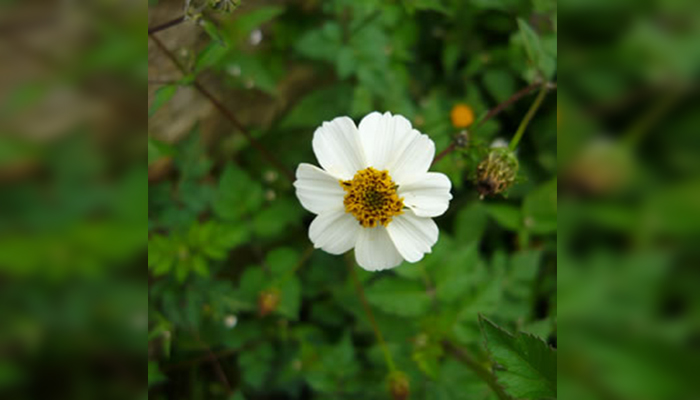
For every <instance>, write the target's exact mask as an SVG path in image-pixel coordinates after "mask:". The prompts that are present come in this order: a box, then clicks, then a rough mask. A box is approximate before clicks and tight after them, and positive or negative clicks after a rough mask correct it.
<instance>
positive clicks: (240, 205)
mask: <svg viewBox="0 0 700 400" xmlns="http://www.w3.org/2000/svg"><path fill="white" fill-rule="evenodd" d="M243 188H245V190H243ZM262 202H263V189H262V186H260V184H259V183H258V182H256V181H254V180H253V179H251V178H250V176H248V174H247V173H245V172H244V171H242V170H241V169H239V168H238V167H236V166H235V165H233V164H229V165H227V166H226V168H225V169H224V172H223V173H222V174H221V177H220V178H219V189H218V193H217V196H216V199H215V200H214V204H213V207H214V212H215V213H216V214H217V215H218V216H219V217H220V218H222V219H224V220H227V221H237V220H239V219H240V218H241V217H242V216H244V215H246V214H248V213H252V212H254V211H256V210H258V209H259V208H260V206H261V205H262Z"/></svg>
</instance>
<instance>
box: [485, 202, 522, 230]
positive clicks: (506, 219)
mask: <svg viewBox="0 0 700 400" xmlns="http://www.w3.org/2000/svg"><path fill="white" fill-rule="evenodd" d="M488 212H489V215H491V217H492V218H493V219H495V220H496V222H498V224H499V225H501V226H502V227H504V228H506V229H508V230H511V231H519V230H520V229H521V228H522V221H523V218H522V213H521V211H520V210H519V209H517V208H516V207H515V206H512V205H510V204H489V206H488Z"/></svg>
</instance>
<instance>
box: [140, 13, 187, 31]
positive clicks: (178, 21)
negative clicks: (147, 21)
mask: <svg viewBox="0 0 700 400" xmlns="http://www.w3.org/2000/svg"><path fill="white" fill-rule="evenodd" d="M184 21H185V16H184V15H181V16H179V17H177V18H175V19H171V20H170V21H168V22H164V23H162V24H160V25H156V26H154V27H153V28H148V34H149V35H152V34H154V33H156V32H160V31H163V30H166V29H168V28H171V27H173V26H175V25H180V24H181V23H182V22H184Z"/></svg>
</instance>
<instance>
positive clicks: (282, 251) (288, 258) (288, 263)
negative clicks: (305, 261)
mask: <svg viewBox="0 0 700 400" xmlns="http://www.w3.org/2000/svg"><path fill="white" fill-rule="evenodd" d="M299 258H300V256H299V252H298V251H296V250H294V249H292V248H290V247H280V248H277V249H274V250H272V251H271V252H269V253H268V254H267V256H266V257H265V261H266V262H267V265H269V266H270V272H271V273H272V274H273V275H275V276H278V277H280V276H283V275H285V274H287V273H290V272H292V271H293V270H294V267H296V265H297V263H298V262H299Z"/></svg>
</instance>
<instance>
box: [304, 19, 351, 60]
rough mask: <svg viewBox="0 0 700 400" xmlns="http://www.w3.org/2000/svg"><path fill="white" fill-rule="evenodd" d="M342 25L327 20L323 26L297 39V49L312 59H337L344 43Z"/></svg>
mask: <svg viewBox="0 0 700 400" xmlns="http://www.w3.org/2000/svg"><path fill="white" fill-rule="evenodd" d="M341 36H342V33H341V28H340V25H338V23H336V22H326V23H325V24H324V25H323V26H322V27H320V28H318V29H315V30H311V31H308V32H307V33H306V34H304V35H303V36H302V37H300V38H299V39H298V40H297V43H296V49H297V51H298V52H299V53H301V54H302V55H303V56H306V57H308V58H310V59H312V60H322V61H329V62H332V61H335V60H336V57H337V55H338V54H339V53H340V46H341V43H342V37H341Z"/></svg>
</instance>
